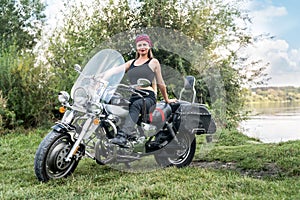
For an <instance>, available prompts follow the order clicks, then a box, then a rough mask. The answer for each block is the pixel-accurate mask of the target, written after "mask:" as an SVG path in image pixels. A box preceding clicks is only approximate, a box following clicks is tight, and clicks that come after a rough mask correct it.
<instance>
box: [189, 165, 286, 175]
mask: <svg viewBox="0 0 300 200" xmlns="http://www.w3.org/2000/svg"><path fill="white" fill-rule="evenodd" d="M190 166H193V167H201V168H207V169H221V170H223V169H224V170H232V171H236V172H238V173H240V174H242V175H246V176H251V177H254V178H266V177H279V176H280V175H281V174H282V173H284V172H283V170H282V169H280V168H279V167H278V166H277V165H276V164H275V163H267V164H266V165H265V167H264V169H262V170H253V169H242V168H239V167H237V163H235V162H227V163H225V162H221V161H212V162H207V161H193V162H192V163H191V165H190Z"/></svg>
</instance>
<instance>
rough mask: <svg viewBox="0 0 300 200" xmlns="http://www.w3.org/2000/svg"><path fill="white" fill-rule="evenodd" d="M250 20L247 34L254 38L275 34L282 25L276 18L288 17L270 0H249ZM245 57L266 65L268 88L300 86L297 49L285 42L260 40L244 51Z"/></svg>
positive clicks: (298, 50)
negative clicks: (268, 80)
mask: <svg viewBox="0 0 300 200" xmlns="http://www.w3.org/2000/svg"><path fill="white" fill-rule="evenodd" d="M249 9H250V16H251V17H252V26H251V28H250V29H251V32H252V34H253V35H254V36H258V35H261V34H264V33H270V34H271V35H276V34H278V33H279V32H280V31H281V30H280V29H281V27H282V25H281V24H279V23H278V19H280V18H281V17H284V16H286V15H288V14H289V13H288V11H287V9H286V8H285V7H283V6H278V7H277V6H274V5H272V1H267V2H264V3H262V2H260V3H258V1H252V3H251V4H249ZM247 54H248V55H249V57H250V59H252V60H260V59H261V60H263V61H264V62H265V63H269V64H270V65H269V68H268V69H267V72H268V74H269V76H271V77H272V79H271V81H270V82H269V85H276V86H278V85H294V86H300V81H299V77H300V48H299V49H291V48H290V45H289V43H288V42H287V41H286V40H283V39H280V38H276V39H274V38H273V39H262V40H258V41H256V42H255V43H254V45H253V46H251V47H249V48H248V49H247Z"/></svg>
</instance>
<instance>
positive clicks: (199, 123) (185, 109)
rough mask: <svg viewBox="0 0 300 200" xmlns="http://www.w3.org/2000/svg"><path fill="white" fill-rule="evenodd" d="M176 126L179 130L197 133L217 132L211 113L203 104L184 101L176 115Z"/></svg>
mask: <svg viewBox="0 0 300 200" xmlns="http://www.w3.org/2000/svg"><path fill="white" fill-rule="evenodd" d="M174 127H175V128H176V129H177V131H179V132H189V133H192V132H194V133H196V134H206V133H215V132H216V126H215V123H214V120H213V119H212V116H211V113H210V112H209V111H208V109H207V107H206V106H205V105H203V104H195V103H194V104H190V103H188V104H187V103H184V104H181V105H180V106H179V108H178V109H177V110H176V112H175V115H174Z"/></svg>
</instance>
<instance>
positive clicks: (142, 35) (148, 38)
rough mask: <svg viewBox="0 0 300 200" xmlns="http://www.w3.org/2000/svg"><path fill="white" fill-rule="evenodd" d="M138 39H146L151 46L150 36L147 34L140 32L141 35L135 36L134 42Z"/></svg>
mask: <svg viewBox="0 0 300 200" xmlns="http://www.w3.org/2000/svg"><path fill="white" fill-rule="evenodd" d="M140 41H146V42H147V43H148V44H149V46H150V47H152V46H153V45H152V42H151V40H150V37H149V36H148V35H147V34H141V35H138V36H136V38H135V43H138V42H140Z"/></svg>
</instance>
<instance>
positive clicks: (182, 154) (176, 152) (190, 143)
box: [154, 135, 196, 168]
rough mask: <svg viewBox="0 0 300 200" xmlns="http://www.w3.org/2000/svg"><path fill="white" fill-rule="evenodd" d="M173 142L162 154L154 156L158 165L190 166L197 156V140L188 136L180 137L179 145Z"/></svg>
mask: <svg viewBox="0 0 300 200" xmlns="http://www.w3.org/2000/svg"><path fill="white" fill-rule="evenodd" d="M174 143H175V141H172V142H171V143H170V144H168V145H167V146H166V147H165V148H163V149H162V150H161V151H160V152H158V153H156V154H154V158H155V160H156V162H157V164H158V165H159V166H161V167H169V166H176V167H179V168H180V167H185V166H188V165H189V164H190V163H191V162H192V160H193V158H194V155H195V151H196V138H195V137H191V136H188V135H180V137H178V143H179V145H178V144H174Z"/></svg>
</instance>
